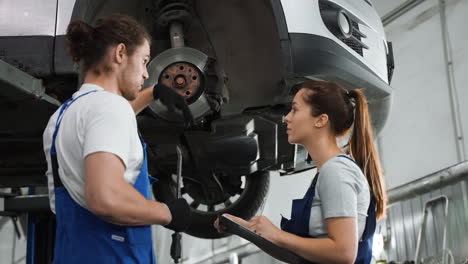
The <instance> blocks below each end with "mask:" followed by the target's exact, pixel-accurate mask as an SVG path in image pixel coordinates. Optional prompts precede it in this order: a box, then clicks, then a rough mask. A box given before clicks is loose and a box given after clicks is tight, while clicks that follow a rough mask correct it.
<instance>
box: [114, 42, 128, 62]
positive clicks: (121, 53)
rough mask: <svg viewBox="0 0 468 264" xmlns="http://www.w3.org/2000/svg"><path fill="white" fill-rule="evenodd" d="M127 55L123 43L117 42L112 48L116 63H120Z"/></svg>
mask: <svg viewBox="0 0 468 264" xmlns="http://www.w3.org/2000/svg"><path fill="white" fill-rule="evenodd" d="M126 57H127V47H126V46H125V44H123V43H119V44H117V46H116V47H115V50H114V58H115V61H116V62H117V63H119V64H120V63H122V62H123V61H124V59H125V58H126Z"/></svg>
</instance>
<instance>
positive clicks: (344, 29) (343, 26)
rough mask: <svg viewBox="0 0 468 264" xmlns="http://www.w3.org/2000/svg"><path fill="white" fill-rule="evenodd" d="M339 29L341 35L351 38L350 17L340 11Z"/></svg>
mask: <svg viewBox="0 0 468 264" xmlns="http://www.w3.org/2000/svg"><path fill="white" fill-rule="evenodd" d="M338 27H339V28H340V30H341V33H342V34H343V35H344V36H345V37H350V36H351V33H352V32H351V22H350V20H349V18H348V16H347V15H346V13H345V12H343V11H342V10H340V11H339V12H338Z"/></svg>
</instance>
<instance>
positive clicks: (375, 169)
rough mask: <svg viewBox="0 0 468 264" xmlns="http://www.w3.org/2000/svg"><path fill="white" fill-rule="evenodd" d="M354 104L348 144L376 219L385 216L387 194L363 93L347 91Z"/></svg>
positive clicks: (356, 90)
mask: <svg viewBox="0 0 468 264" xmlns="http://www.w3.org/2000/svg"><path fill="white" fill-rule="evenodd" d="M349 96H350V97H351V98H352V99H354V102H355V117H354V129H353V134H352V135H351V139H350V142H349V149H350V153H351V156H352V157H353V158H354V159H355V160H356V162H357V164H359V166H360V167H361V168H362V170H363V172H364V175H365V176H366V178H367V181H368V182H369V185H370V188H371V191H372V194H373V195H374V198H375V204H376V211H377V218H378V219H380V218H382V217H384V216H385V211H386V204H387V194H386V190H385V181H384V178H383V173H382V168H381V165H380V160H379V155H378V153H377V151H376V149H375V147H374V144H373V142H374V136H373V133H372V126H371V121H370V116H369V110H368V106H367V100H366V96H365V95H364V93H363V92H362V91H361V90H359V89H355V90H351V91H349Z"/></svg>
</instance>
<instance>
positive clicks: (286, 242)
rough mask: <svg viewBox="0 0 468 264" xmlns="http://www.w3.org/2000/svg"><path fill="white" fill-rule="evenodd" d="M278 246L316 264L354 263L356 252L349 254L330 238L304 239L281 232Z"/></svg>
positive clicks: (348, 251) (277, 242)
mask: <svg viewBox="0 0 468 264" xmlns="http://www.w3.org/2000/svg"><path fill="white" fill-rule="evenodd" d="M275 242H276V244H278V246H280V247H283V248H286V249H289V250H291V251H292V252H294V253H296V254H297V255H299V256H301V257H303V258H305V259H307V260H310V261H314V262H318V263H354V260H355V258H356V252H350V250H348V249H346V247H342V246H340V245H339V244H338V243H336V242H335V241H333V240H332V239H330V238H304V237H300V236H296V235H294V234H291V233H288V232H284V231H281V235H280V236H278V240H277V241H275Z"/></svg>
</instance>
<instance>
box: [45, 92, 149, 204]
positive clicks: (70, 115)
mask: <svg viewBox="0 0 468 264" xmlns="http://www.w3.org/2000/svg"><path fill="white" fill-rule="evenodd" d="M92 90H98V91H97V92H94V93H90V94H87V95H85V96H83V97H80V98H79V99H78V100H76V101H75V102H73V104H71V105H70V107H69V108H68V109H67V110H66V111H65V114H64V116H63V118H62V123H61V125H60V129H59V132H58V134H57V139H56V141H55V146H56V149H57V160H58V164H59V176H60V179H61V181H62V183H63V185H64V187H65V188H66V189H67V190H68V193H69V194H70V196H71V197H72V199H73V200H74V201H75V202H77V203H78V204H79V205H81V206H82V207H84V208H87V209H88V208H89V207H88V206H87V205H86V200H85V189H84V187H85V184H84V179H85V178H84V159H85V157H86V156H87V155H89V154H92V153H95V152H109V153H112V154H115V155H116V156H118V157H119V158H120V159H121V160H122V161H123V163H124V164H125V167H126V169H125V173H124V178H125V181H126V182H128V183H129V184H134V183H135V181H136V178H137V176H138V174H139V173H140V168H141V165H142V163H143V148H142V145H141V141H140V138H139V135H138V130H137V122H136V118H135V112H134V111H133V109H132V107H131V105H130V104H129V102H128V101H127V100H126V99H125V98H123V97H122V96H119V95H116V94H114V93H111V92H107V91H105V90H104V89H103V88H102V87H100V86H97V85H94V84H83V85H82V86H81V88H80V89H79V90H78V91H77V92H75V93H74V94H73V98H76V97H77V96H79V95H81V94H84V93H86V92H89V91H92ZM58 113H59V110H57V111H56V112H55V113H54V114H53V115H52V117H51V118H50V120H49V123H48V124H47V127H46V129H45V131H44V134H43V142H44V152H45V156H46V158H47V164H48V165H47V172H46V176H47V181H48V187H49V198H50V207H51V209H52V211H53V212H55V196H54V192H53V190H54V179H53V175H52V166H51V160H50V148H51V144H52V135H53V133H54V130H55V125H56V121H57V117H58ZM109 184H112V183H111V182H110V183H109Z"/></svg>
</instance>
